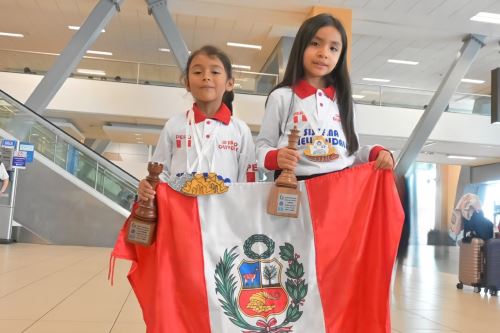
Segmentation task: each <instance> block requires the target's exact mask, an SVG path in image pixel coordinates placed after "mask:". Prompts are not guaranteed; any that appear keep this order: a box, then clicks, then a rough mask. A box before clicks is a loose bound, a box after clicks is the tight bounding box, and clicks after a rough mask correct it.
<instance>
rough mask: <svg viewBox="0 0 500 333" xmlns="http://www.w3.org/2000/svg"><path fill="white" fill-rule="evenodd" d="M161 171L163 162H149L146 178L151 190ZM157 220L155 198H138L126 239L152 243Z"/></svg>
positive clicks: (157, 181)
mask: <svg viewBox="0 0 500 333" xmlns="http://www.w3.org/2000/svg"><path fill="white" fill-rule="evenodd" d="M162 171H163V164H160V163H154V162H149V164H148V172H149V175H148V176H147V177H146V180H147V181H148V182H149V184H150V185H151V187H152V188H153V190H155V191H156V186H157V185H158V183H159V182H160V178H159V175H160V173H162ZM157 220H158V214H157V205H156V198H154V199H148V200H140V201H139V203H138V207H137V209H136V210H135V211H134V213H133V215H132V218H131V220H130V224H129V227H128V231H127V241H128V242H130V243H134V244H139V245H144V246H150V245H151V244H153V242H154V239H155V232H156V223H157Z"/></svg>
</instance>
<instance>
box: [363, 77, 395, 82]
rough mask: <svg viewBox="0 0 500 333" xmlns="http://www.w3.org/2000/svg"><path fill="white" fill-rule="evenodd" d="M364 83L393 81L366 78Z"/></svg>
mask: <svg viewBox="0 0 500 333" xmlns="http://www.w3.org/2000/svg"><path fill="white" fill-rule="evenodd" d="M363 81H373V82H391V80H387V79H375V78H371V77H364V78H363Z"/></svg>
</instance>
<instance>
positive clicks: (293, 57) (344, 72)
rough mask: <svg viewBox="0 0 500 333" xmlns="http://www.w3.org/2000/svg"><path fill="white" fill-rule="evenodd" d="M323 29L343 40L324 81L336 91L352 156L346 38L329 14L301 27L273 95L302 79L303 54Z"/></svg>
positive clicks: (353, 138) (354, 144)
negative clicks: (332, 28) (339, 51)
mask: <svg viewBox="0 0 500 333" xmlns="http://www.w3.org/2000/svg"><path fill="white" fill-rule="evenodd" d="M326 26H330V27H334V28H335V29H337V30H338V31H339V32H340V35H341V38H342V51H341V53H340V57H339V60H338V62H337V65H336V66H335V68H334V69H333V71H332V72H331V73H330V74H328V75H327V76H326V77H325V79H326V84H327V86H329V85H332V86H334V87H335V91H336V98H337V103H338V105H339V110H340V120H341V122H342V129H343V130H344V133H345V136H346V140H347V151H348V152H349V155H352V154H353V153H354V152H356V151H357V150H358V148H359V142H358V138H357V137H356V133H355V131H354V119H353V118H354V110H353V101H352V91H351V79H350V77H349V71H348V69H347V34H346V32H345V29H344V27H343V26H342V23H340V21H339V20H338V19H336V18H335V17H333V16H332V15H330V14H319V15H316V16H313V17H311V18H309V19H307V20H306V21H304V23H302V25H301V26H300V28H299V31H298V32H297V36H295V40H294V42H293V45H292V50H291V51H290V58H289V60H288V64H287V66H286V70H285V75H284V77H283V81H281V82H280V83H278V85H277V86H276V87H274V89H273V91H274V90H276V89H278V88H281V87H293V86H294V85H295V84H297V82H298V81H299V80H301V79H303V78H304V76H305V73H304V52H305V50H306V48H307V47H308V46H309V44H310V43H311V41H312V39H313V38H314V36H315V35H316V32H318V30H319V29H321V28H323V27H326ZM271 92H272V91H271Z"/></svg>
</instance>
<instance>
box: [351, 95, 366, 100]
mask: <svg viewBox="0 0 500 333" xmlns="http://www.w3.org/2000/svg"><path fill="white" fill-rule="evenodd" d="M352 98H354V99H362V98H365V95H352Z"/></svg>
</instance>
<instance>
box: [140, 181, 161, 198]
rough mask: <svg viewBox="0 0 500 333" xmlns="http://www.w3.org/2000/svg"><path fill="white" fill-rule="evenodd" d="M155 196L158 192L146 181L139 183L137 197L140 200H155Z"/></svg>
mask: <svg viewBox="0 0 500 333" xmlns="http://www.w3.org/2000/svg"><path fill="white" fill-rule="evenodd" d="M155 194H156V192H155V191H154V190H153V188H152V187H151V185H150V184H149V182H148V181H147V180H146V179H143V180H141V181H140V182H139V188H138V189H137V196H138V197H139V200H143V201H146V200H148V199H154V198H155Z"/></svg>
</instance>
